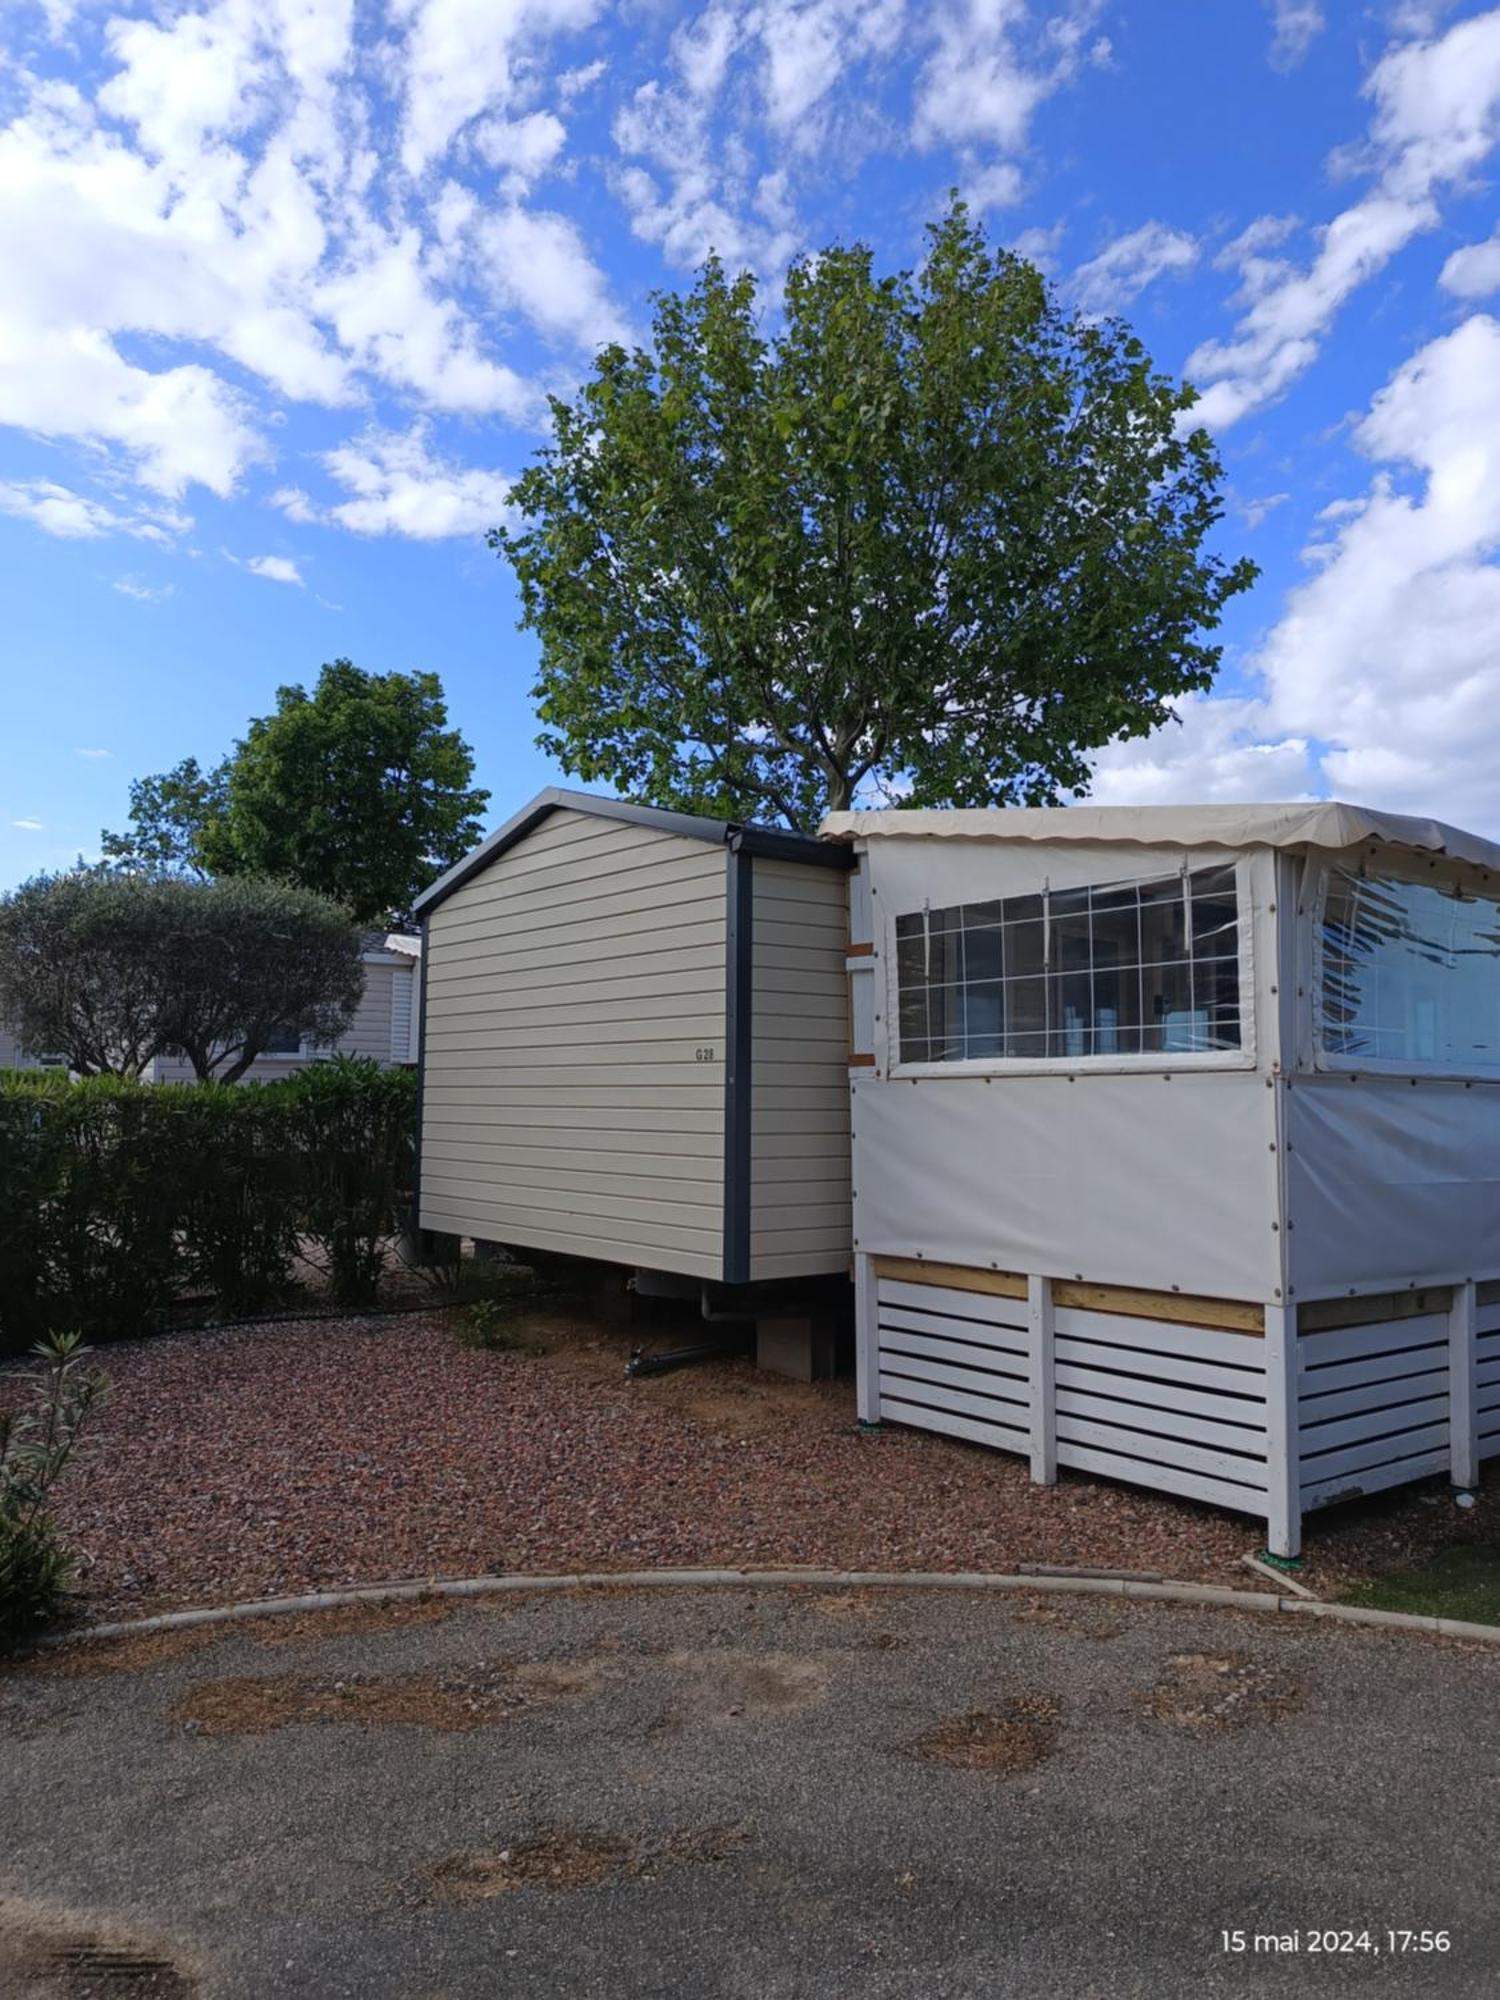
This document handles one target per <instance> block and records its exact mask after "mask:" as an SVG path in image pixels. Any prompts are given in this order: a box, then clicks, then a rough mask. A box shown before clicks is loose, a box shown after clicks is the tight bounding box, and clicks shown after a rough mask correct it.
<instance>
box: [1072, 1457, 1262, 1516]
mask: <svg viewBox="0 0 1500 2000" xmlns="http://www.w3.org/2000/svg"><path fill="white" fill-rule="evenodd" d="M1057 1462H1058V1464H1059V1465H1066V1466H1071V1467H1072V1468H1073V1470H1074V1471H1075V1472H1091V1473H1094V1474H1096V1475H1097V1476H1098V1477H1100V1478H1103V1479H1123V1480H1125V1481H1126V1482H1127V1483H1128V1484H1129V1485H1131V1486H1148V1487H1150V1488H1152V1489H1153V1491H1155V1492H1158V1493H1175V1494H1176V1495H1177V1496H1178V1498H1179V1499H1182V1500H1206V1501H1208V1502H1209V1503H1210V1504H1211V1505H1213V1506H1216V1507H1229V1508H1232V1509H1233V1510H1234V1512H1235V1513H1237V1514H1255V1515H1259V1514H1260V1513H1261V1512H1262V1511H1263V1506H1264V1501H1265V1492H1266V1489H1265V1485H1264V1482H1263V1481H1261V1482H1260V1483H1257V1481H1256V1480H1254V1479H1239V1480H1225V1479H1205V1478H1204V1477H1203V1476H1202V1475H1201V1474H1199V1473H1192V1472H1181V1471H1179V1470H1178V1469H1177V1468H1176V1467H1175V1466H1170V1465H1142V1464H1141V1463H1140V1461H1139V1460H1138V1459H1133V1458H1126V1457H1122V1456H1121V1455H1120V1454H1119V1453H1118V1452H1109V1451H1096V1450H1092V1449H1090V1448H1089V1447H1088V1446H1087V1445H1081V1444H1073V1443H1067V1444H1063V1443H1061V1442H1060V1443H1059V1444H1058V1447H1057Z"/></svg>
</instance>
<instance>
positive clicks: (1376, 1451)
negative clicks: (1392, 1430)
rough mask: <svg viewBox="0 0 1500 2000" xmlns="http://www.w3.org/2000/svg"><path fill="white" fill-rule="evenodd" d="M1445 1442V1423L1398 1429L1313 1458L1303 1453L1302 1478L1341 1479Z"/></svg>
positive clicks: (1311, 1481)
mask: <svg viewBox="0 0 1500 2000" xmlns="http://www.w3.org/2000/svg"><path fill="white" fill-rule="evenodd" d="M1447 1443H1448V1425H1447V1423H1446V1421H1445V1422H1443V1423H1440V1424H1427V1425H1425V1426H1424V1427H1423V1428H1422V1429H1420V1430H1409V1431H1401V1432H1400V1433H1399V1434H1398V1435H1397V1436H1395V1437H1383V1438H1374V1439H1371V1440H1370V1441H1368V1442H1367V1443H1364V1444H1352V1445H1350V1446H1348V1447H1347V1449H1345V1450H1343V1451H1330V1452H1324V1453H1320V1454H1319V1455H1318V1456H1316V1457H1307V1456H1304V1458H1303V1461H1302V1474H1303V1480H1304V1482H1305V1483H1307V1484H1319V1483H1321V1482H1323V1481H1325V1480H1330V1479H1337V1478H1341V1477H1342V1476H1343V1475H1344V1474H1345V1473H1349V1472H1363V1471H1366V1470H1368V1469H1370V1468H1371V1467H1374V1466H1378V1465H1387V1464H1392V1463H1394V1462H1395V1461H1396V1460H1397V1459H1399V1458H1414V1457H1416V1456H1417V1455H1418V1454H1419V1453H1421V1452H1426V1451H1435V1450H1436V1449H1437V1447H1438V1446H1439V1445H1442V1446H1444V1447H1446V1446H1447Z"/></svg>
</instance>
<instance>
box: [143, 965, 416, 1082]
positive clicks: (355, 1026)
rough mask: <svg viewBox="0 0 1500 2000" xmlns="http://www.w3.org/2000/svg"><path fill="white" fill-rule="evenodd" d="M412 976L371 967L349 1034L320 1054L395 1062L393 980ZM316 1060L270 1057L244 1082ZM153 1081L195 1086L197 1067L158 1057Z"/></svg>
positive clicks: (367, 969)
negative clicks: (393, 1048) (392, 1008)
mask: <svg viewBox="0 0 1500 2000" xmlns="http://www.w3.org/2000/svg"><path fill="white" fill-rule="evenodd" d="M411 976H412V975H411V974H410V973H409V972H407V971H406V970H405V968H404V967H397V966H394V965H367V966H366V967H365V990H364V992H363V993H362V994H361V995H360V1001H359V1006H358V1007H357V1008H356V1010H355V1014H354V1019H353V1020H352V1021H351V1022H350V1023H349V1031H348V1033H347V1034H345V1035H344V1036H342V1037H341V1038H340V1040H338V1041H337V1042H335V1043H334V1044H333V1046H332V1047H331V1048H328V1049H320V1050H319V1051H318V1052H317V1053H318V1054H319V1055H350V1056H374V1057H375V1059H376V1061H377V1062H383V1063H388V1062H389V1061H390V1059H391V981H392V979H395V978H402V979H410V978H411ZM315 1060H316V1057H315V1056H266V1057H264V1058H263V1059H262V1060H261V1061H260V1062H256V1063H252V1064H251V1065H250V1067H249V1069H247V1070H246V1072H245V1074H244V1076H243V1077H242V1079H241V1081H242V1082H244V1083H270V1082H272V1081H273V1080H274V1079H275V1078H276V1077H278V1076H290V1075H291V1073H292V1072H293V1071H294V1070H299V1069H306V1068H307V1065H308V1064H309V1063H310V1062H313V1061H315ZM150 1078H151V1081H152V1082H153V1083H191V1082H192V1081H193V1065H192V1064H191V1063H190V1062H189V1061H188V1060H187V1058H186V1057H185V1056H158V1057H157V1058H156V1060H155V1062H154V1063H153V1064H152V1066H151V1070H150Z"/></svg>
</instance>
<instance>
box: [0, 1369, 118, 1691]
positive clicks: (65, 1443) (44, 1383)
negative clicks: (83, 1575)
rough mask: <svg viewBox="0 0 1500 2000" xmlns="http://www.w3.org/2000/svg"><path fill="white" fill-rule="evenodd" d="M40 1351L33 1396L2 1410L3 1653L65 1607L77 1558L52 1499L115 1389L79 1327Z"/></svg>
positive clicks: (0, 1583)
mask: <svg viewBox="0 0 1500 2000" xmlns="http://www.w3.org/2000/svg"><path fill="white" fill-rule="evenodd" d="M34 1351H35V1353H36V1354H37V1355H38V1357H39V1358H40V1360H41V1362H42V1364H43V1365H42V1368H41V1370H40V1371H39V1373H38V1374H37V1375H35V1376H34V1377H33V1378H32V1380H31V1383H30V1385H29V1386H30V1390H31V1394H30V1397H29V1399H28V1400H27V1401H26V1402H24V1403H22V1405H21V1406H20V1408H19V1409H9V1410H4V1411H0V1654H6V1653H13V1652H15V1651H16V1650H17V1649H18V1648H19V1647H21V1646H23V1645H25V1644H26V1643H27V1641H28V1640H30V1639H31V1638H33V1637H34V1636H35V1634H36V1633H37V1632H38V1631H40V1630H41V1629H42V1627H43V1626H45V1625H47V1624H48V1623H50V1621H51V1620H52V1619H53V1618H55V1617H56V1616H57V1614H58V1612H59V1611H60V1610H61V1608H62V1602H63V1597H64V1593H65V1592H66V1590H67V1586H68V1581H69V1578H70V1576H71V1574H72V1569H73V1558H72V1556H71V1555H70V1554H69V1552H68V1551H67V1550H66V1549H64V1548H63V1546H62V1545H61V1544H60V1542H59V1541H58V1539H57V1535H56V1533H55V1531H54V1529H53V1526H52V1521H51V1518H50V1516H49V1515H48V1513H47V1499H48V1495H49V1494H50V1492H51V1489H52V1487H53V1486H54V1485H55V1484H56V1482H57V1481H58V1480H59V1479H60V1478H61V1477H62V1474H63V1472H64V1471H65V1469H66V1467H67V1464H68V1461H69V1459H70V1458H71V1457H72V1456H73V1453H74V1451H75V1450H76V1449H77V1447H78V1443H79V1440H80V1438H81V1437H82V1435H83V1432H84V1429H85V1427H86V1426H87V1424H88V1422H89V1420H90V1418H91V1417H92V1416H93V1414H94V1413H95V1411H96V1410H97V1409H98V1408H99V1405H100V1404H101V1403H102V1402H103V1401H104V1399H105V1397H106V1395H107V1394H108V1391H109V1382H108V1378H107V1377H106V1376H105V1375H103V1374H102V1373H101V1372H100V1371H99V1370H98V1369H97V1368H85V1367H84V1366H83V1361H84V1357H85V1356H86V1355H87V1353H88V1349H87V1348H86V1347H84V1346H82V1345H81V1344H80V1340H79V1336H78V1335H77V1334H76V1333H67V1334H59V1335H57V1336H56V1337H55V1338H54V1339H52V1340H49V1341H44V1342H41V1343H40V1344H39V1345H38V1346H37V1347H36V1349H35V1350H34Z"/></svg>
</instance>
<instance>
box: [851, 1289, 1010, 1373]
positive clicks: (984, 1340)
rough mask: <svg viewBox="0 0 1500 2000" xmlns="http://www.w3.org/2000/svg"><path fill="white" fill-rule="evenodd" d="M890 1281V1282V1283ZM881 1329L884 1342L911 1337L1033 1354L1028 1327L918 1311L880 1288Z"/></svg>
mask: <svg viewBox="0 0 1500 2000" xmlns="http://www.w3.org/2000/svg"><path fill="white" fill-rule="evenodd" d="M886 1282H888V1281H886ZM879 1328H880V1337H881V1339H882V1340H885V1339H888V1338H889V1339H891V1340H904V1339H905V1338H906V1337H907V1336H908V1335H910V1336H912V1337H913V1338H916V1337H918V1336H921V1337H923V1338H925V1339H928V1340H934V1341H944V1340H948V1341H952V1340H958V1341H964V1342H967V1343H968V1344H970V1345H972V1346H975V1347H980V1348H985V1349H987V1350H988V1351H989V1352H990V1353H992V1354H1019V1355H1024V1354H1027V1353H1029V1352H1030V1348H1031V1341H1030V1337H1029V1335H1028V1333H1027V1330H1026V1328H1025V1327H1024V1326H1008V1325H1005V1324H1003V1323H995V1322H992V1321H986V1320H973V1319H957V1318H951V1317H949V1315H948V1314H946V1313H929V1312H918V1311H917V1310H915V1309H914V1308H913V1307H909V1306H903V1305H901V1304H900V1303H899V1302H898V1301H896V1300H895V1299H891V1298H888V1297H887V1296H886V1290H885V1282H882V1284H881V1287H880V1307H879Z"/></svg>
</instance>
